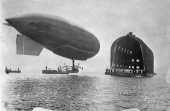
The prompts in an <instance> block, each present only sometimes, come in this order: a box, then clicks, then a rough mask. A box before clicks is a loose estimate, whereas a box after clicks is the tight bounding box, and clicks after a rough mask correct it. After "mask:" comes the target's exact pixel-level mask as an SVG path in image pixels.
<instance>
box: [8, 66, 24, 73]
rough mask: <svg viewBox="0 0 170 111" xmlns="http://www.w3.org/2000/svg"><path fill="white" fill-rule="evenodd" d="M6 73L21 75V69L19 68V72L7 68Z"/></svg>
mask: <svg viewBox="0 0 170 111" xmlns="http://www.w3.org/2000/svg"><path fill="white" fill-rule="evenodd" d="M5 72H6V74H9V73H21V70H20V69H19V68H18V70H11V69H8V68H7V67H6V68H5Z"/></svg>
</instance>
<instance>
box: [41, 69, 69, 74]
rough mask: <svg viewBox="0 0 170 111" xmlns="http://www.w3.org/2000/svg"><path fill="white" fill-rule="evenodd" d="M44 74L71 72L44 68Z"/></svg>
mask: <svg viewBox="0 0 170 111" xmlns="http://www.w3.org/2000/svg"><path fill="white" fill-rule="evenodd" d="M42 73H43V74H69V73H68V72H66V71H63V72H62V71H57V70H42Z"/></svg>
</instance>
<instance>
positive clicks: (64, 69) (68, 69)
mask: <svg viewBox="0 0 170 111" xmlns="http://www.w3.org/2000/svg"><path fill="white" fill-rule="evenodd" d="M79 68H81V69H82V70H83V67H80V66H79V64H78V65H74V60H73V66H69V65H65V64H64V66H59V67H58V70H51V69H50V68H47V66H46V69H45V70H42V73H43V74H69V73H78V72H79Z"/></svg>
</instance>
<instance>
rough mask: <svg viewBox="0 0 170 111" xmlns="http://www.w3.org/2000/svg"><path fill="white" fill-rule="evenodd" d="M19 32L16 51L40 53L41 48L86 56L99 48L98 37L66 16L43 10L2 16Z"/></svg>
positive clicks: (76, 57) (77, 57) (67, 55)
mask: <svg viewBox="0 0 170 111" xmlns="http://www.w3.org/2000/svg"><path fill="white" fill-rule="evenodd" d="M5 20H6V21H7V22H8V23H6V24H5V25H9V26H12V27H14V28H15V29H16V30H17V31H18V32H19V33H20V34H17V38H16V45H17V46H16V53H17V54H21V55H35V56H39V54H40V53H41V51H42V50H43V48H46V49H48V50H50V51H52V52H53V53H54V54H57V55H59V56H62V57H65V58H68V59H72V60H73V65H74V60H87V59H89V58H91V57H93V56H95V55H96V54H97V53H98V52H99V50H100V43H99V40H98V39H97V38H96V37H95V36H94V35H93V34H92V33H90V32H88V31H86V30H84V29H83V28H80V27H78V26H77V25H74V24H73V23H71V22H68V21H67V20H65V19H63V18H61V17H58V16H55V15H51V14H44V13H29V14H23V15H20V16H17V17H12V18H7V19H5Z"/></svg>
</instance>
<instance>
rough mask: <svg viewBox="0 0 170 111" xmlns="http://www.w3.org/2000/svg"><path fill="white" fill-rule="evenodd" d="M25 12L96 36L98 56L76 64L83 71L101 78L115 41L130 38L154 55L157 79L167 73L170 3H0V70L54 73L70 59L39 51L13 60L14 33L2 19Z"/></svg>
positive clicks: (13, 0)
mask: <svg viewBox="0 0 170 111" xmlns="http://www.w3.org/2000/svg"><path fill="white" fill-rule="evenodd" d="M28 12H42V13H50V14H54V15H57V16H60V17H62V18H64V19H66V20H68V21H70V22H73V23H74V24H77V25H78V26H80V27H82V28H84V29H86V30H87V31H89V32H91V33H92V34H94V35H95V36H96V37H97V38H98V39H99V41H100V51H99V53H98V54H97V55H96V56H94V57H93V58H90V59H88V60H87V61H75V63H76V64H77V63H80V66H82V67H84V70H83V71H96V72H103V74H104V72H105V69H106V66H108V67H109V66H110V49H111V45H112V43H113V42H114V41H115V40H116V39H117V38H119V37H121V36H124V35H126V34H127V33H129V32H133V34H135V35H136V36H137V37H139V38H140V39H141V40H142V41H144V42H145V43H146V44H147V45H148V46H149V47H150V49H151V50H152V51H153V53H154V59H155V60H154V62H155V63H154V65H155V72H156V73H162V72H163V73H164V72H168V69H169V68H170V0H2V1H1V15H0V16H1V24H0V28H1V32H0V57H1V58H0V60H1V62H0V70H1V71H2V72H3V73H4V70H5V66H8V67H9V68H12V69H17V68H18V67H19V68H20V69H22V70H42V69H45V66H49V67H52V68H57V67H58V66H60V65H63V64H64V63H66V64H68V65H72V61H71V60H70V59H67V58H64V57H61V56H58V55H56V54H54V53H53V52H51V51H49V50H47V49H43V51H42V52H41V54H40V56H22V55H17V54H16V35H17V34H18V31H16V30H15V29H14V28H12V27H8V26H5V25H2V23H6V21H5V19H6V18H10V17H13V16H17V15H20V14H25V13H28Z"/></svg>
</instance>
